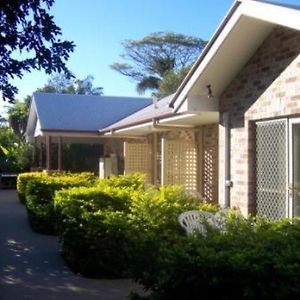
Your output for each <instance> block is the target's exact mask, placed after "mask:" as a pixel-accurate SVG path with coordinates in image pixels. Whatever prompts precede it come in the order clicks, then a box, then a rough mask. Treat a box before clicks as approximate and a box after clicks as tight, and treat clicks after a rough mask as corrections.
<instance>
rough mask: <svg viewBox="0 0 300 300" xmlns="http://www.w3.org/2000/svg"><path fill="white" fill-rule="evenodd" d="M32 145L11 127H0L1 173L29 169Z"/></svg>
mask: <svg viewBox="0 0 300 300" xmlns="http://www.w3.org/2000/svg"><path fill="white" fill-rule="evenodd" d="M29 165H30V145H28V144H26V143H25V142H24V139H23V138H21V137H19V136H17V135H16V134H15V133H14V132H13V130H12V129H11V128H9V127H0V173H1V172H3V171H5V172H20V171H24V170H26V169H29Z"/></svg>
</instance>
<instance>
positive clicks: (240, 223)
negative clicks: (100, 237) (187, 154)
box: [132, 218, 300, 300]
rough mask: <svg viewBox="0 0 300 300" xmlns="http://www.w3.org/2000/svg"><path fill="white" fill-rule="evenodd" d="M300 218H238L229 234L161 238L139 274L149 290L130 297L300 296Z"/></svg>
mask: <svg viewBox="0 0 300 300" xmlns="http://www.w3.org/2000/svg"><path fill="white" fill-rule="evenodd" d="M299 247H300V223H299V222H298V221H297V222H296V223H294V224H291V223H290V222H288V221H284V222H276V223H271V222H265V221H262V222H260V221H258V222H257V223H256V224H254V223H251V222H247V221H245V220H242V218H239V219H238V220H237V219H235V220H234V222H233V223H231V225H230V226H228V231H227V233H225V234H221V233H218V232H211V233H210V234H208V235H207V236H206V237H203V236H201V235H190V236H185V237H184V236H182V237H181V238H180V239H177V240H176V241H175V243H173V244H172V245H171V244H170V243H169V242H168V241H161V243H160V247H159V249H158V251H157V255H156V259H155V260H153V264H152V266H151V268H148V269H144V270H143V272H142V271H141V270H140V271H138V272H136V273H135V275H136V277H135V279H136V280H137V281H138V282H139V283H141V284H143V285H144V286H145V287H146V288H147V289H149V290H150V291H151V294H150V295H149V296H148V297H144V298H140V297H138V296H136V295H135V296H133V297H132V299H149V300H150V299H151V300H162V299H164V300H168V299H172V300H176V299H203V297H204V295H205V299H224V300H225V299H226V300H229V299H247V300H250V299H251V300H252V299H253V300H254V299H266V300H267V299H278V300H279V299H299V298H300V253H299Z"/></svg>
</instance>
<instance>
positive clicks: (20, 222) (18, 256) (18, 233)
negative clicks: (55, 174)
mask: <svg viewBox="0 0 300 300" xmlns="http://www.w3.org/2000/svg"><path fill="white" fill-rule="evenodd" d="M131 290H132V291H141V288H140V287H138V286H137V285H135V284H134V283H133V282H132V281H130V280H127V279H120V280H102V279H101V280H99V279H88V278H83V277H81V276H80V275H76V274H74V273H72V272H71V271H70V270H69V269H68V267H66V265H65V264H64V261H63V259H62V258H61V257H60V254H59V244H58V239H57V237H53V236H45V235H40V234H36V233H34V232H32V231H31V228H30V226H29V224H28V221H27V216H26V210H25V207H24V206H23V205H22V204H20V203H19V201H18V200H17V196H16V192H15V191H13V190H0V299H1V300H19V299H22V300H23V299H42V300H48V299H65V300H67V299H72V300H73V299H74V300H77V299H98V300H100V299H105V300H106V299H107V300H110V299H111V300H123V299H126V296H127V295H128V294H129V293H130V291H131Z"/></svg>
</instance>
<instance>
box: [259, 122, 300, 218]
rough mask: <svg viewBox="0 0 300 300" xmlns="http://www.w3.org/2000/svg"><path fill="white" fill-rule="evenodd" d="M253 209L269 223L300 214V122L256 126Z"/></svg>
mask: <svg viewBox="0 0 300 300" xmlns="http://www.w3.org/2000/svg"><path fill="white" fill-rule="evenodd" d="M255 128H256V130H255V138H256V139H255V142H256V147H255V156H256V165H255V168H256V210H257V214H258V215H259V216H265V217H267V218H269V219H271V220H278V219H282V218H284V217H294V216H299V215H300V119H290V120H287V119H280V120H272V121H264V122H257V123H256V126H255Z"/></svg>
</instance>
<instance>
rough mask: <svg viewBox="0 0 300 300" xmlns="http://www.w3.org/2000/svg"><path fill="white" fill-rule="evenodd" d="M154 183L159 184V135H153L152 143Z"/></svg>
mask: <svg viewBox="0 0 300 300" xmlns="http://www.w3.org/2000/svg"><path fill="white" fill-rule="evenodd" d="M152 170H153V172H152V182H153V184H157V133H156V132H155V133H153V143H152Z"/></svg>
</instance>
